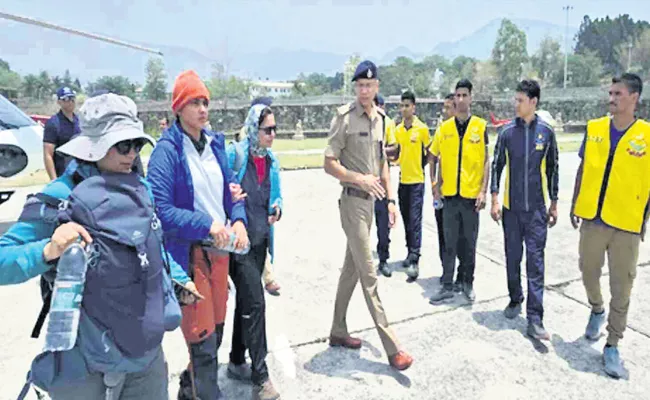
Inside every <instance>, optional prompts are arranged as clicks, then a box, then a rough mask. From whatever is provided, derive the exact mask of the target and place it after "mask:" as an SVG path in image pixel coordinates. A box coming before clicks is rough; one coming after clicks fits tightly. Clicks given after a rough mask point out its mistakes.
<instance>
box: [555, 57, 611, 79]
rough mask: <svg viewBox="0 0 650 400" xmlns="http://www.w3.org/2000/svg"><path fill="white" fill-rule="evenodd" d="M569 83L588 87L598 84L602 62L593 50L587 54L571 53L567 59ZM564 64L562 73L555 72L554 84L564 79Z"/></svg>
mask: <svg viewBox="0 0 650 400" xmlns="http://www.w3.org/2000/svg"><path fill="white" fill-rule="evenodd" d="M568 67H569V85H570V86H571V87H588V86H595V85H598V83H599V81H600V77H601V75H602V71H603V64H602V62H601V61H600V58H599V57H598V55H597V54H596V53H595V52H590V53H587V54H571V55H569V59H568ZM563 73H564V66H562V73H560V72H559V71H558V72H557V73H556V74H555V83H556V85H558V86H560V85H562V83H563V81H564V75H563Z"/></svg>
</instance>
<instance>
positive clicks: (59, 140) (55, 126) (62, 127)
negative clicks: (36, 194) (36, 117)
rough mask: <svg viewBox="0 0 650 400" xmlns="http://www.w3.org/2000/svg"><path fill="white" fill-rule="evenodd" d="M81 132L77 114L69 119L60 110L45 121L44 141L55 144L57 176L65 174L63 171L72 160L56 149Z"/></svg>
mask: <svg viewBox="0 0 650 400" xmlns="http://www.w3.org/2000/svg"><path fill="white" fill-rule="evenodd" d="M80 132H81V129H80V128H79V118H78V117H77V115H76V114H75V115H74V117H73V119H72V120H69V119H68V117H66V116H65V114H63V111H59V112H58V113H57V114H55V115H53V116H52V118H50V119H49V120H48V121H47V123H45V128H44V130H43V142H44V143H51V144H53V145H54V169H55V170H56V176H57V177H60V176H63V172H65V168H66V167H67V165H68V163H69V162H70V157H66V156H65V155H63V154H61V153H58V152H57V151H56V149H57V148H59V147H61V146H63V145H64V144H66V143H68V142H69V141H70V139H72V138H73V137H75V136H77V134H79V133H80Z"/></svg>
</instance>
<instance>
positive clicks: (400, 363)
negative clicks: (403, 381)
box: [388, 351, 413, 371]
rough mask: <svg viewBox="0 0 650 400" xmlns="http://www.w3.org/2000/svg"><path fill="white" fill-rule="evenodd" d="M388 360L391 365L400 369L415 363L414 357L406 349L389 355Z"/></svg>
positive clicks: (402, 369)
mask: <svg viewBox="0 0 650 400" xmlns="http://www.w3.org/2000/svg"><path fill="white" fill-rule="evenodd" d="M388 362H389V363H390V365H391V367H393V368H395V369H397V370H400V371H404V370H405V369H407V368H408V367H410V366H411V364H413V357H411V356H410V355H408V354H407V353H406V352H404V351H400V352H399V353H397V354H394V355H392V356H390V357H388Z"/></svg>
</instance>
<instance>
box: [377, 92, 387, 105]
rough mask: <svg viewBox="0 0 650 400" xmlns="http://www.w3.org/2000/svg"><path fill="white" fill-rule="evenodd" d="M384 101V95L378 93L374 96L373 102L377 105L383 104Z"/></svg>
mask: <svg viewBox="0 0 650 400" xmlns="http://www.w3.org/2000/svg"><path fill="white" fill-rule="evenodd" d="M385 102H386V101H385V100H384V97H383V96H382V95H380V94H378V95H377V96H375V103H376V104H377V105H378V106H383V105H384V103H385Z"/></svg>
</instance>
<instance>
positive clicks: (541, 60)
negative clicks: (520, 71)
mask: <svg viewBox="0 0 650 400" xmlns="http://www.w3.org/2000/svg"><path fill="white" fill-rule="evenodd" d="M560 47H561V46H560V43H559V42H558V41H557V40H555V39H553V38H551V37H550V36H546V37H545V38H544V39H543V40H542V43H540V45H539V49H538V50H537V52H536V53H535V55H533V56H532V57H531V59H530V62H531V66H532V68H533V70H534V71H535V72H536V73H537V76H538V78H539V80H540V85H541V86H542V87H544V86H548V85H555V84H556V83H557V79H558V78H557V76H556V75H557V74H558V73H560V72H562V74H561V75H562V79H563V80H564V72H563V69H564V61H563V57H562V52H561V51H560Z"/></svg>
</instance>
